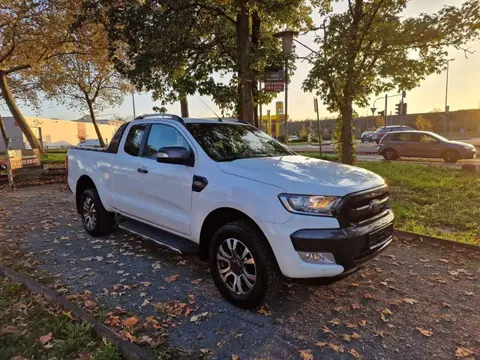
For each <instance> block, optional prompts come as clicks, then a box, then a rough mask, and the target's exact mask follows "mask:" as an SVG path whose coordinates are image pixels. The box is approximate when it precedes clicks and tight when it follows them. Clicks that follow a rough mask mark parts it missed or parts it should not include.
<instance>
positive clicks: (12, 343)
mask: <svg viewBox="0 0 480 360" xmlns="http://www.w3.org/2000/svg"><path fill="white" fill-rule="evenodd" d="M0 309H2V312H1V313H0V334H1V333H2V332H3V333H6V334H2V335H0V349H2V351H1V352H0V359H1V360H3V359H5V360H7V359H11V358H13V357H15V356H22V357H23V358H28V359H40V360H42V359H66V360H68V359H77V358H78V357H79V356H78V355H79V354H80V353H90V354H91V356H92V359H95V360H117V359H121V357H120V355H119V354H118V352H117V350H116V349H115V348H114V347H113V346H112V345H111V344H109V343H108V342H105V341H102V340H100V339H98V338H97V337H96V335H95V330H94V328H93V326H91V325H89V324H85V323H81V322H77V321H72V320H71V319H69V318H68V317H67V316H66V315H65V314H63V312H62V310H61V309H60V308H58V307H56V306H53V305H51V304H50V303H48V302H47V301H46V300H45V299H44V298H43V297H41V296H39V295H33V294H32V293H30V292H29V291H27V290H26V289H25V288H24V287H23V286H22V285H20V284H17V283H13V282H11V281H9V280H7V279H5V278H0ZM49 333H52V340H51V341H49V342H48V343H46V345H47V348H45V347H44V346H42V344H41V343H40V340H39V339H40V337H41V336H44V335H47V334H49Z"/></svg>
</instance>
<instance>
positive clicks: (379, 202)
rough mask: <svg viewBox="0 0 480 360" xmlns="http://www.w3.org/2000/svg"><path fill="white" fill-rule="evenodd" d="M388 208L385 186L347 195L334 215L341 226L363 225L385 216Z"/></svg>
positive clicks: (387, 195) (386, 188) (387, 193)
mask: <svg viewBox="0 0 480 360" xmlns="http://www.w3.org/2000/svg"><path fill="white" fill-rule="evenodd" d="M389 209H390V203H389V191H388V187H387V186H381V187H378V188H375V189H371V190H367V191H361V192H358V193H353V194H350V195H347V196H346V197H345V198H344V199H343V201H342V202H341V203H340V205H339V207H338V208H337V211H336V216H337V219H338V220H339V222H340V223H341V225H342V226H350V225H363V224H365V223H368V222H370V221H373V220H376V219H378V218H381V217H383V216H385V215H386V214H387V212H388V210H389Z"/></svg>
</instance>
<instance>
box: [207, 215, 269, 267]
mask: <svg viewBox="0 0 480 360" xmlns="http://www.w3.org/2000/svg"><path fill="white" fill-rule="evenodd" d="M238 220H243V221H245V222H247V223H249V224H250V225H252V226H253V227H254V228H255V229H256V230H257V231H258V232H259V233H260V234H262V236H263V238H264V240H265V242H266V244H267V246H268V248H269V250H270V251H271V255H272V256H273V257H274V259H275V261H276V258H275V256H274V252H273V249H272V247H271V245H270V242H269V241H268V239H267V238H266V236H265V234H264V233H263V231H262V229H261V228H260V227H259V226H258V225H257V223H256V222H255V221H254V220H253V219H252V218H251V217H250V216H248V215H247V214H245V213H244V212H243V211H240V210H237V209H234V208H230V207H222V208H218V209H215V210H213V211H212V212H210V213H209V214H208V215H207V217H206V218H205V220H204V221H203V223H202V228H201V230H200V259H201V260H203V261H207V260H208V246H209V244H210V241H211V240H212V237H213V234H214V233H215V232H216V231H217V230H218V229H219V228H220V227H221V226H222V225H225V224H227V223H229V222H233V221H238Z"/></svg>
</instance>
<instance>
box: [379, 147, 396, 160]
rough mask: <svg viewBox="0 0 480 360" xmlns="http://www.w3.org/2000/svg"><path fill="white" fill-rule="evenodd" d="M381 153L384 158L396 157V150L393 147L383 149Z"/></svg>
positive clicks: (391, 158) (393, 158)
mask: <svg viewBox="0 0 480 360" xmlns="http://www.w3.org/2000/svg"><path fill="white" fill-rule="evenodd" d="M382 155H383V158H384V159H385V160H396V159H397V158H398V155H397V152H396V151H395V150H394V149H385V150H383V152H382Z"/></svg>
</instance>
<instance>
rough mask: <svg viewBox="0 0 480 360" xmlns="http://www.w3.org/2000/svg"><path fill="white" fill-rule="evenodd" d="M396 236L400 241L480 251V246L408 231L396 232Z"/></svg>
mask: <svg viewBox="0 0 480 360" xmlns="http://www.w3.org/2000/svg"><path fill="white" fill-rule="evenodd" d="M395 236H396V237H398V238H399V239H402V240H407V241H420V242H423V241H426V242H428V243H432V244H441V245H445V246H447V247H450V248H452V249H453V250H456V249H457V248H461V249H469V250H474V251H480V246H479V245H473V244H465V243H459V242H455V241H451V240H445V239H440V238H436V237H432V236H427V235H420V234H415V233H411V232H408V231H402V230H395Z"/></svg>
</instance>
